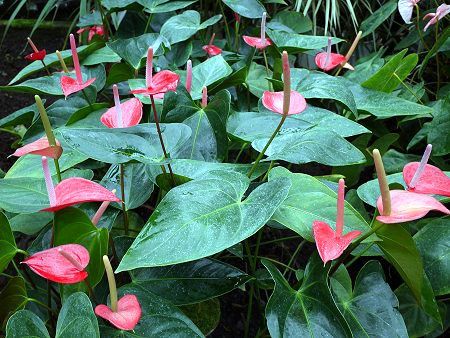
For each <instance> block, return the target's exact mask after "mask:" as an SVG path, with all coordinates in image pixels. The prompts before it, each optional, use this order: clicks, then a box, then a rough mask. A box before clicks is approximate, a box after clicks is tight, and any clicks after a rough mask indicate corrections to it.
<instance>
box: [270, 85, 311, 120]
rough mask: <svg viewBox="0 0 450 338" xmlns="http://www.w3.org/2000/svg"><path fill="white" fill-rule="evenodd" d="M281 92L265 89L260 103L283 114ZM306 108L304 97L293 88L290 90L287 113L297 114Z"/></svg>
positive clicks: (282, 95)
mask: <svg viewBox="0 0 450 338" xmlns="http://www.w3.org/2000/svg"><path fill="white" fill-rule="evenodd" d="M283 97H284V93H283V92H269V91H265V92H264V93H263V96H262V103H263V105H264V107H266V108H267V109H270V110H271V111H273V112H275V113H278V114H283ZM305 109H306V100H305V98H304V97H303V96H302V95H301V94H300V93H299V92H296V91H295V90H291V100H290V102H289V112H288V115H294V114H299V113H301V112H302V111H304V110H305Z"/></svg>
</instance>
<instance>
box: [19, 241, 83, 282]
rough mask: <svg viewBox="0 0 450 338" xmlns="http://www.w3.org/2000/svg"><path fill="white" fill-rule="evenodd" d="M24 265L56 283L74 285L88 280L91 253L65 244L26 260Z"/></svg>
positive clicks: (78, 246)
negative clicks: (87, 270)
mask: <svg viewBox="0 0 450 338" xmlns="http://www.w3.org/2000/svg"><path fill="white" fill-rule="evenodd" d="M22 264H26V265H28V267H29V268H30V269H31V270H32V271H33V272H35V273H36V274H38V275H39V276H41V277H43V278H46V279H48V280H50V281H52V282H55V283H61V284H74V283H78V282H81V281H83V280H85V279H86V277H87V276H88V273H87V272H86V271H85V268H86V266H87V265H88V264H89V252H88V251H87V250H86V248H85V247H84V246H82V245H79V244H65V245H60V246H57V247H54V248H51V249H48V250H44V251H40V252H37V253H35V254H34V255H32V256H30V257H28V258H26V259H25V260H24V261H23V262H22Z"/></svg>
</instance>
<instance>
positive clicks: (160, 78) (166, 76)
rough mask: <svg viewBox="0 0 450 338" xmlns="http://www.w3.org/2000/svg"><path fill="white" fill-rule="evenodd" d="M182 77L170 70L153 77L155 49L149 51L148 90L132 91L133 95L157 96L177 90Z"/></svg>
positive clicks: (146, 69)
mask: <svg viewBox="0 0 450 338" xmlns="http://www.w3.org/2000/svg"><path fill="white" fill-rule="evenodd" d="M179 80H180V76H179V75H178V74H176V73H174V72H171V71H170V70H163V71H160V72H158V73H156V74H155V75H153V48H152V47H149V48H148V51H147V66H146V68H145V85H146V88H141V89H135V90H132V91H131V93H133V94H143V95H152V96H153V95H156V94H161V93H163V94H164V93H166V92H168V91H174V90H175V89H177V85H178V81H179Z"/></svg>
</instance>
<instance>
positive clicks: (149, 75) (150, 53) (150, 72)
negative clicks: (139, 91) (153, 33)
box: [145, 47, 153, 88]
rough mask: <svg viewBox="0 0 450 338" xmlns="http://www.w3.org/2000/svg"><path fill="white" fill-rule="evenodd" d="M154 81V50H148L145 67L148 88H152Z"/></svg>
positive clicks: (150, 48)
mask: <svg viewBox="0 0 450 338" xmlns="http://www.w3.org/2000/svg"><path fill="white" fill-rule="evenodd" d="M152 80H153V48H152V47H149V48H148V50H147V64H146V67H145V84H146V86H147V87H148V88H150V87H151V86H152Z"/></svg>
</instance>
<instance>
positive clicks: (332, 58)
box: [314, 37, 353, 72]
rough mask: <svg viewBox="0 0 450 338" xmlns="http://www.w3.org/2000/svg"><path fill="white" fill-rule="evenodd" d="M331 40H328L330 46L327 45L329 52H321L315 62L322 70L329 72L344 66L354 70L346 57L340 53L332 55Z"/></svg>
mask: <svg viewBox="0 0 450 338" xmlns="http://www.w3.org/2000/svg"><path fill="white" fill-rule="evenodd" d="M331 44H332V41H331V38H330V37H329V38H328V45H327V51H326V52H321V53H319V54H317V55H316V57H315V59H314V61H315V63H316V65H317V67H319V68H320V69H322V70H324V71H326V72H328V71H329V70H332V69H334V68H336V67H337V66H339V65H341V64H343V67H344V68H348V69H352V70H353V67H352V66H351V65H349V64H348V63H347V61H348V59H347V57H346V56H344V55H342V54H338V53H332V52H331Z"/></svg>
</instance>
